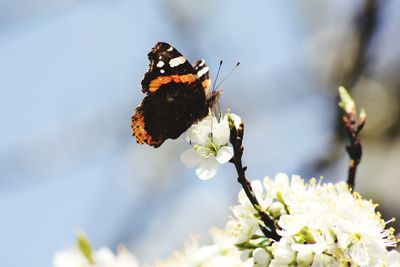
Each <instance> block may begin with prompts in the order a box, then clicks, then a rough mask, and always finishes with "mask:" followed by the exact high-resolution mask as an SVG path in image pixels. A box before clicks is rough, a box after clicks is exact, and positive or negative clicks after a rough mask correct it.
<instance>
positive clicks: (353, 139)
mask: <svg viewBox="0 0 400 267" xmlns="http://www.w3.org/2000/svg"><path fill="white" fill-rule="evenodd" d="M343 124H344V127H345V129H346V133H347V137H348V139H349V141H350V144H348V145H347V146H346V151H347V154H348V155H349V157H350V160H349V170H348V174H347V184H348V185H349V186H350V188H352V189H354V187H355V179H356V172H357V166H358V164H359V163H360V162H361V157H362V146H361V142H360V139H359V138H358V134H359V133H360V131H361V130H362V128H363V127H364V124H365V120H361V122H358V121H357V119H356V114H355V113H345V114H344V115H343Z"/></svg>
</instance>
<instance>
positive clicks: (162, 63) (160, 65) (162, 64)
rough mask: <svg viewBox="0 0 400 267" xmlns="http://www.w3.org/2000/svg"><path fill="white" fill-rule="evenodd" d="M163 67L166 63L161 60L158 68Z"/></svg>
mask: <svg viewBox="0 0 400 267" xmlns="http://www.w3.org/2000/svg"><path fill="white" fill-rule="evenodd" d="M162 66H164V62H162V61H161V60H160V61H158V62H157V67H159V68H161V67H162Z"/></svg>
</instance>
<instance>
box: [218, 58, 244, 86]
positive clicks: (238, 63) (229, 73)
mask: <svg viewBox="0 0 400 267" xmlns="http://www.w3.org/2000/svg"><path fill="white" fill-rule="evenodd" d="M239 65H240V61H238V62H237V63H236V65H235V66H234V67H233V68H232V69H231V71H230V72H228V74H226V75H225V77H224V78H223V79H222V81H220V82H219V83H218V85H217V86H214V88H216V89H218V87H219V86H220V85H221V84H222V83H223V82H224V81H225V80H226V78H228V77H229V75H231V73H232V72H233V71H234V70H235V69H236V68H237V67H239ZM218 72H219V70H218ZM213 90H214V89H213Z"/></svg>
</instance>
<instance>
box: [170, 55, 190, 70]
mask: <svg viewBox="0 0 400 267" xmlns="http://www.w3.org/2000/svg"><path fill="white" fill-rule="evenodd" d="M185 62H186V58H185V57H183V56H180V57H176V58H173V59H171V60H170V61H169V66H170V67H171V68H173V67H176V66H179V65H181V64H183V63H185Z"/></svg>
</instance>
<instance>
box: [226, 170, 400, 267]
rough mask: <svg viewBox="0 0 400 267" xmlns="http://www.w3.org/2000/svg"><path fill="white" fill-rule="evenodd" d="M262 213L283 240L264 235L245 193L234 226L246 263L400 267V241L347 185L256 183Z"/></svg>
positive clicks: (282, 178)
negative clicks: (398, 247) (398, 249)
mask: <svg viewBox="0 0 400 267" xmlns="http://www.w3.org/2000/svg"><path fill="white" fill-rule="evenodd" d="M251 185H252V188H253V190H254V193H255V194H256V196H257V198H258V200H259V203H260V206H261V207H260V209H261V210H263V211H265V212H267V213H268V214H270V216H271V217H273V218H274V221H275V223H276V225H277V228H278V230H277V232H278V234H279V235H280V237H281V238H280V240H270V239H268V238H266V237H265V236H263V235H262V232H261V230H260V225H261V226H262V225H263V224H262V221H261V220H260V219H259V216H258V213H257V212H256V210H255V209H254V207H253V206H252V205H251V203H250V202H249V200H248V199H247V198H246V196H245V194H244V192H243V191H241V192H240V193H239V203H240V204H239V205H237V206H234V207H233V208H232V212H233V215H234V216H233V218H232V220H231V221H229V222H228V228H229V229H230V231H231V234H232V235H234V236H235V237H236V241H235V243H236V244H237V246H238V248H240V249H241V250H242V253H243V254H244V256H245V257H254V256H255V255H260V254H262V255H263V257H259V258H262V259H263V262H260V263H259V265H258V266H313V267H316V266H400V254H398V253H397V252H395V251H390V252H389V249H390V248H392V247H395V246H396V244H397V240H396V239H395V237H394V229H392V228H389V229H386V224H387V223H388V222H391V221H393V220H390V221H388V222H385V221H384V220H383V219H382V218H381V215H380V213H379V212H376V211H375V208H376V205H375V204H373V203H372V201H367V200H364V199H362V198H361V196H360V195H359V194H357V193H352V192H351V190H350V189H349V188H348V186H347V184H346V183H343V182H340V183H337V184H331V183H322V182H321V180H320V181H319V182H317V181H316V179H311V181H310V182H309V183H306V182H305V181H304V180H303V179H301V178H300V177H299V176H296V175H293V176H292V177H291V179H289V177H288V176H287V175H286V174H283V173H280V174H278V175H276V177H275V180H272V179H270V178H268V177H266V178H265V179H264V181H263V184H262V183H261V181H258V180H257V181H253V182H252V184H251Z"/></svg>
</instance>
